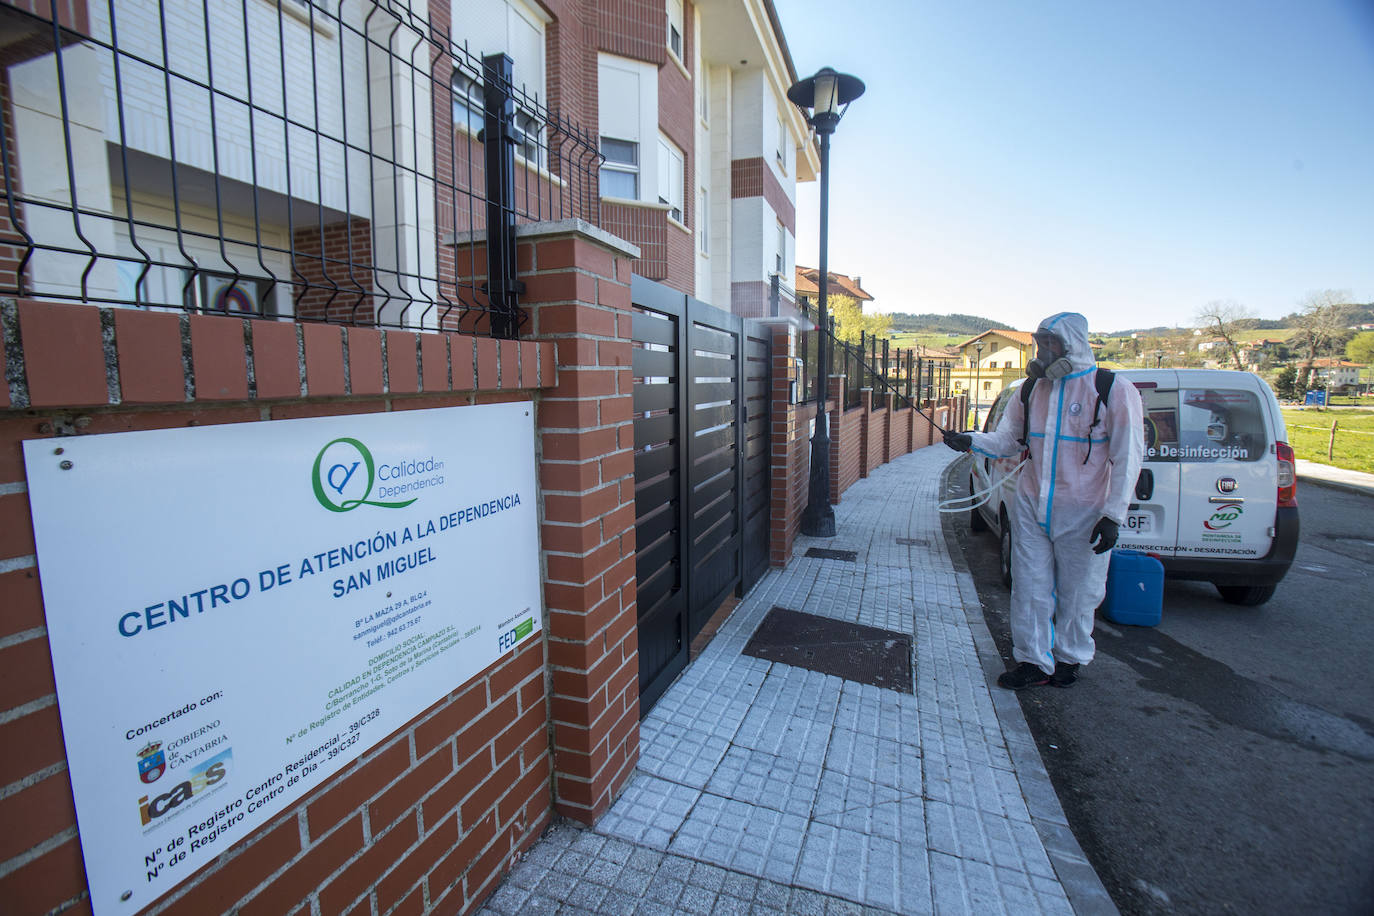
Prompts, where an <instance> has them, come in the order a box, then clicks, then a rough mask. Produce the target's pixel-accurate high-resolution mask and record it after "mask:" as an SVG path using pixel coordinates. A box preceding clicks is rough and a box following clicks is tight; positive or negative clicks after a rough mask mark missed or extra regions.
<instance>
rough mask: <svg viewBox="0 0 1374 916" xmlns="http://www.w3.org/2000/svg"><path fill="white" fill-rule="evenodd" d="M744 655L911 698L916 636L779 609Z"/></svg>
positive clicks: (766, 621)
mask: <svg viewBox="0 0 1374 916" xmlns="http://www.w3.org/2000/svg"><path fill="white" fill-rule="evenodd" d="M744 654H745V655H752V656H754V657H755V658H761V659H764V660H765V661H770V662H782V663H783V664H784V665H793V666H795V667H797V668H805V669H807V670H808V671H817V672H819V673H821V674H833V675H834V676H835V677H842V678H844V679H845V680H848V681H858V682H859V683H861V684H872V685H873V686H874V687H883V688H886V689H888V690H900V691H902V692H903V693H912V692H913V691H912V672H911V636H910V635H909V634H907V633H896V632H893V631H892V630H882V629H879V628H878V627H866V626H864V625H863V624H861V623H847V622H846V621H843V620H831V619H830V618H829V617H817V616H816V615H815V614H803V613H802V612H801V611H792V610H788V609H787V608H784V607H774V608H773V609H772V610H771V611H769V612H768V615H767V616H766V617H764V618H763V623H761V624H759V628H758V629H757V630H755V631H754V635H753V636H752V637H751V638H750V639H749V644H748V645H747V646H745V647H744Z"/></svg>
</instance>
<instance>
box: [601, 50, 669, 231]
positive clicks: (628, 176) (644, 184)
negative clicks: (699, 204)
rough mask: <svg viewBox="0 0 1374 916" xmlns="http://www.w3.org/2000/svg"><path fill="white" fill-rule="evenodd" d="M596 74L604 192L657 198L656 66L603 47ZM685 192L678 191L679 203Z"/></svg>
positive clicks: (631, 197)
mask: <svg viewBox="0 0 1374 916" xmlns="http://www.w3.org/2000/svg"><path fill="white" fill-rule="evenodd" d="M597 80H598V82H599V87H598V89H599V91H598V93H597V94H598V96H599V98H598V100H597V119H598V124H599V125H600V128H599V130H598V133H600V135H601V139H602V147H601V151H602V153H603V155H605V157H606V162H605V164H604V165H603V166H602V168H601V178H602V181H601V194H602V196H603V197H615V198H619V199H621V200H634V201H644V202H646V203H647V202H652V201H657V200H658V196H659V191H660V189H661V187H662V178H661V177H660V175H659V171H660V160H661V158H662V155H661V153H660V151H659V149H658V141H659V139H660V138H661V135H660V134H659V131H658V68H657V67H656V66H655V65H653V64H650V63H645V62H643V61H635V60H630V59H628V58H624V57H616V56H614V55H611V54H604V53H603V54H599V55H598V56H597ZM679 187H681V184H680V183H679ZM682 193H683V192H682V191H679V192H678V194H679V198H678V206H679V207H681V205H682V204H681V194H682Z"/></svg>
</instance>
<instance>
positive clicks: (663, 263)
mask: <svg viewBox="0 0 1374 916" xmlns="http://www.w3.org/2000/svg"><path fill="white" fill-rule="evenodd" d="M601 227H602V228H603V229H605V230H606V231H607V232H609V233H611V234H612V235H615V236H618V237H620V238H622V239H625V240H626V241H627V242H631V243H633V244H635V245H638V246H639V260H638V261H636V262H635V273H637V274H639V275H640V276H641V277H648V278H649V279H650V280H663V281H665V282H666V281H667V280H668V234H669V233H670V232H678V230H677V229H676V228H673V227H671V226H669V225H668V212H667V211H666V210H658V209H655V208H652V207H632V206H627V205H625V204H612V203H603V204H602V205H601ZM678 234H681V233H678ZM674 288H675V289H680V290H682V291H683V292H687V290H689V289H691V287H687V288H686V289H684V288H683V287H681V286H676V287H674Z"/></svg>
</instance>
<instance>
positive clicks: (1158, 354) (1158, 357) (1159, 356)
mask: <svg viewBox="0 0 1374 916" xmlns="http://www.w3.org/2000/svg"><path fill="white" fill-rule="evenodd" d="M1162 365H1164V351H1163V350H1156V351H1155V368H1156V369H1158V368H1159V367H1160V366H1162Z"/></svg>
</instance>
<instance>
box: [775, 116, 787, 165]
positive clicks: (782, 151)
mask: <svg viewBox="0 0 1374 916" xmlns="http://www.w3.org/2000/svg"><path fill="white" fill-rule="evenodd" d="M777 147H778V148H777V154H778V165H779V166H781V167H782V170H783V171H784V172H786V171H787V126H786V125H785V124H783V121H782V118H781V117H779V118H778V143H777Z"/></svg>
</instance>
